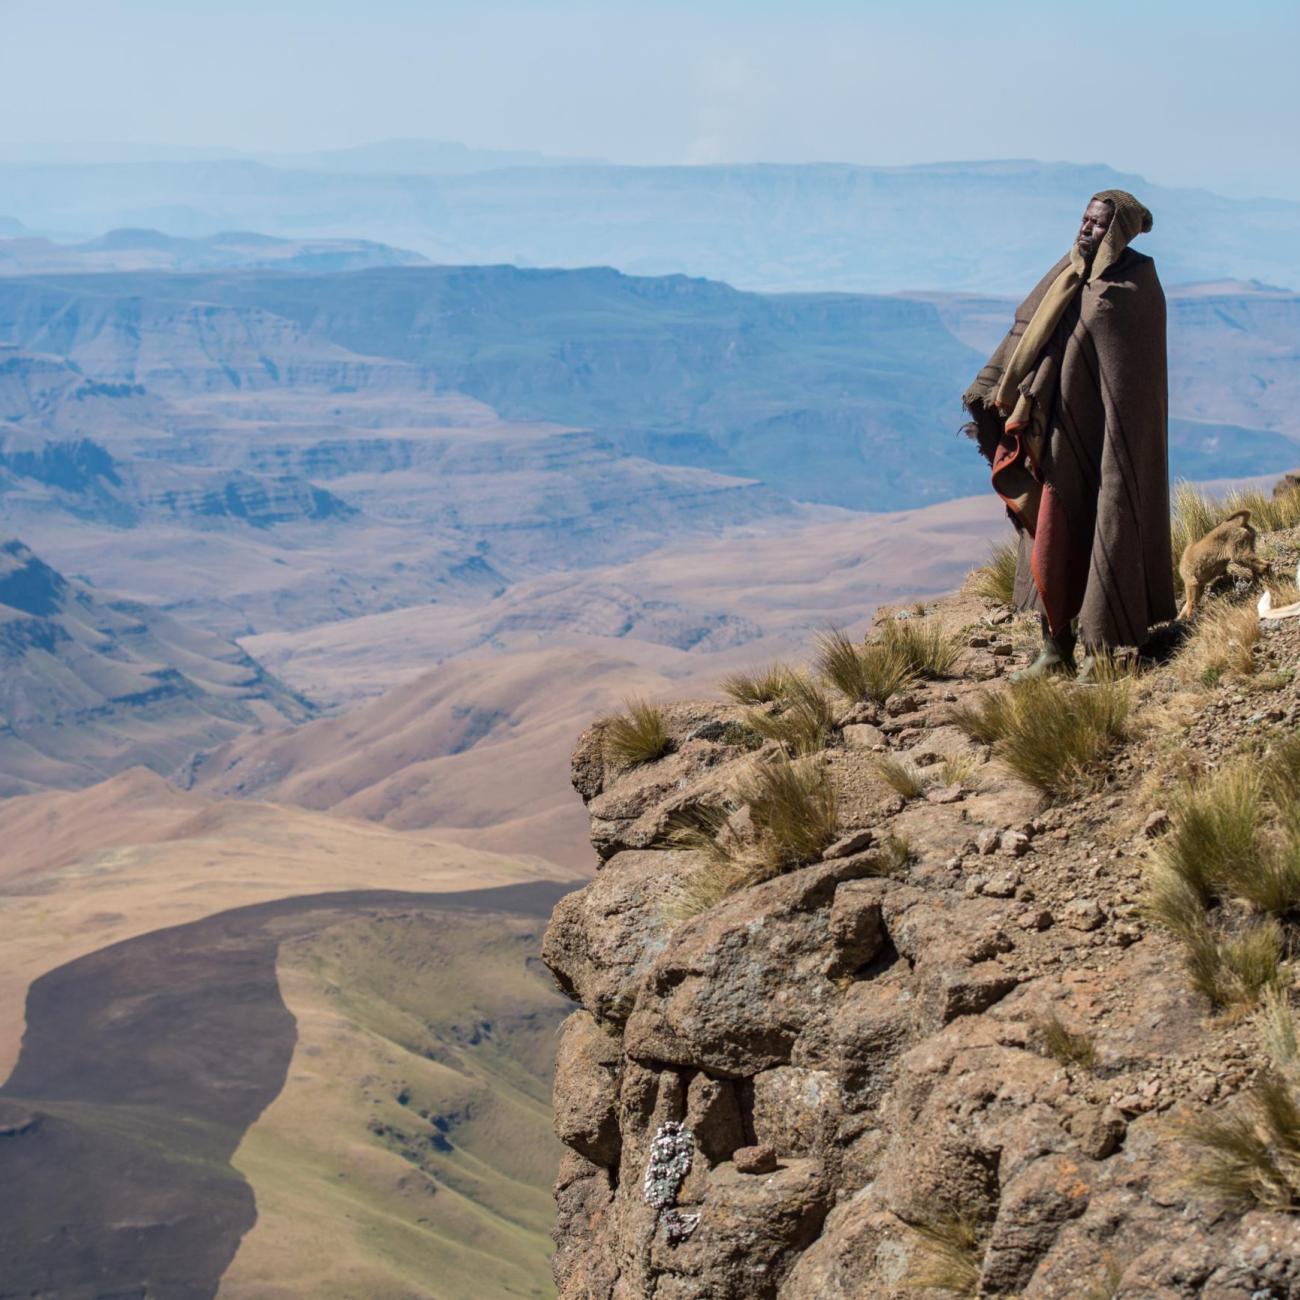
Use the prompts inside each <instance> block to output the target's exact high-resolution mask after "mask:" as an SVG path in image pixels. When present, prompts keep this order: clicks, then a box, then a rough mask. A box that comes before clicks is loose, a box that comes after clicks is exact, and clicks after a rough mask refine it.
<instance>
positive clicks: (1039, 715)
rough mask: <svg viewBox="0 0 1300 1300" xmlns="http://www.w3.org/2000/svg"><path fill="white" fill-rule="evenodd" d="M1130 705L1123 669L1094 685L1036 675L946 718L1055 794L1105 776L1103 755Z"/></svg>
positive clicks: (1122, 728) (1119, 733)
mask: <svg viewBox="0 0 1300 1300" xmlns="http://www.w3.org/2000/svg"><path fill="white" fill-rule="evenodd" d="M1132 708H1133V689H1132V683H1131V682H1130V681H1129V680H1128V679H1127V678H1125V677H1122V676H1119V677H1115V678H1113V679H1110V680H1107V679H1105V678H1103V679H1102V680H1099V681H1098V682H1097V683H1096V684H1095V685H1090V686H1079V685H1076V684H1074V683H1073V682H1070V681H1067V680H1065V679H1064V678H1061V677H1033V678H1029V679H1028V680H1026V681H1022V682H1014V683H1012V684H1011V685H1009V686H1007V687H1006V688H1005V689H1004V690H1001V691H998V692H995V693H988V694H985V695H983V696H982V697H981V698H980V699H978V700H977V701H975V703H973V704H969V705H965V706H960V707H957V708H954V709H952V710H951V712H950V713H949V720H950V721H951V722H953V723H954V724H955V725H956V726H958V727H960V728H961V729H962V730H963V731H965V732H966V733H967V735H969V736H971V737H973V738H974V739H976V740H979V741H982V742H984V743H986V744H991V745H992V746H993V752H994V754H995V755H996V756H997V757H998V758H999V759H1001V761H1002V762H1003V763H1005V764H1006V765H1007V767H1009V768H1010V769H1011V770H1012V771H1013V772H1014V773H1015V774H1016V775H1017V776H1018V777H1020V778H1021V780H1023V781H1027V782H1028V783H1029V784H1030V785H1033V786H1036V787H1037V788H1038V789H1040V790H1042V791H1043V792H1044V793H1045V794H1047V795H1049V796H1051V797H1053V798H1056V797H1060V796H1064V795H1070V794H1076V793H1078V792H1079V791H1081V790H1084V789H1087V788H1089V787H1091V786H1094V785H1096V784H1097V783H1098V782H1099V781H1100V778H1101V776H1102V760H1103V759H1104V758H1105V757H1106V755H1107V754H1109V753H1110V752H1111V751H1112V750H1113V749H1114V748H1115V747H1116V745H1118V744H1119V743H1120V742H1121V741H1122V740H1124V739H1125V738H1126V736H1127V734H1128V719H1129V714H1130V712H1131V711H1132Z"/></svg>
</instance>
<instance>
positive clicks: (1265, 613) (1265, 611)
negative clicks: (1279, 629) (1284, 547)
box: [1256, 564, 1300, 618]
mask: <svg viewBox="0 0 1300 1300" xmlns="http://www.w3.org/2000/svg"><path fill="white" fill-rule="evenodd" d="M1295 581H1296V586H1297V587H1300V564H1297V565H1296V569H1295ZM1256 608H1257V609H1258V610H1259V616H1260V618H1300V600H1293V601H1292V602H1291V603H1290V604H1289V605H1282V606H1281V607H1280V608H1278V609H1274V608H1273V595H1272V593H1271V592H1269V591H1265V592H1264V594H1263V595H1262V596H1261V597H1260V598H1259V604H1258V605H1257V606H1256Z"/></svg>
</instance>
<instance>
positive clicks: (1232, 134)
mask: <svg viewBox="0 0 1300 1300" xmlns="http://www.w3.org/2000/svg"><path fill="white" fill-rule="evenodd" d="M1031 16H1032V19H1033V21H1032V22H1030V21H1026V20H1027V19H1028V18H1029V17H1031ZM7 17H8V19H9V24H8V31H7V35H8V40H7V42H6V50H7V53H8V54H9V58H8V60H7V61H6V66H5V69H4V71H5V76H4V78H3V82H2V84H0V104H2V105H3V106H4V107H5V109H6V110H7V116H8V118H9V120H10V121H11V122H12V121H24V122H28V123H30V122H31V121H32V114H31V111H30V106H31V105H32V104H33V103H39V104H40V105H41V112H40V122H39V126H38V127H36V128H35V129H30V128H29V130H28V131H27V132H25V133H24V135H23V136H22V137H21V138H11V139H9V140H7V141H5V142H4V143H3V144H0V153H4V154H6V155H8V156H11V157H12V156H13V154H14V152H15V151H17V152H18V153H19V154H20V155H22V156H25V157H28V158H31V159H33V160H34V159H36V158H39V157H40V155H41V151H42V150H46V151H48V153H49V154H50V155H51V156H55V157H57V155H58V153H59V151H60V150H66V148H67V146H68V145H69V144H72V145H81V146H82V147H89V148H97V147H98V148H103V149H104V150H105V152H106V153H107V154H110V156H117V155H114V154H112V153H111V150H110V146H109V144H108V142H112V146H113V147H115V148H116V149H117V150H118V151H119V153H120V151H121V150H122V149H123V148H126V149H128V150H129V149H142V150H143V152H144V153H145V154H148V153H149V152H150V150H156V151H161V152H163V153H164V154H165V153H166V151H168V150H171V151H182V152H183V151H185V150H193V151H197V152H203V151H211V152H212V153H213V154H215V155H220V154H222V153H224V152H226V151H229V152H230V153H233V154H235V155H239V156H247V155H249V154H266V153H297V152H316V151H324V150H333V149H346V148H351V147H355V146H358V145H362V144H368V143H372V142H378V141H386V140H393V139H428V140H438V141H450V142H456V143H463V144H465V145H467V146H469V147H470V148H479V149H493V150H512V151H513V150H518V151H535V152H540V153H545V154H553V155H561V156H565V157H587V158H592V159H593V160H604V161H609V162H614V163H625V164H634V165H644V164H683V163H744V162H778V163H807V162H845V163H855V164H861V165H875V166H901V165H923V164H932V163H941V162H970V161H975V160H988V159H1003V158H1025V159H1040V160H1069V161H1072V162H1088V161H1095V160H1103V159H1104V160H1105V161H1106V162H1107V163H1109V164H1110V165H1112V166H1114V167H1116V168H1118V169H1120V170H1122V171H1128V172H1134V173H1139V174H1141V175H1143V176H1144V177H1146V178H1147V179H1148V180H1150V181H1152V182H1154V183H1156V184H1161V185H1170V186H1179V187H1196V188H1205V189H1209V190H1212V191H1215V192H1218V193H1221V194H1225V195H1228V196H1231V197H1272V198H1280V199H1297V198H1300V134H1298V133H1297V132H1296V131H1295V129H1294V128H1295V125H1296V116H1297V115H1296V113H1295V109H1294V105H1293V102H1292V100H1291V98H1290V91H1289V85H1290V67H1289V63H1290V59H1291V51H1293V50H1294V49H1295V48H1296V43H1297V38H1300V11H1297V9H1296V7H1295V6H1293V5H1285V4H1283V3H1281V2H1280V0H1252V2H1251V3H1246V4H1242V5H1238V6H1236V7H1235V8H1234V10H1233V12H1232V14H1231V16H1230V20H1229V18H1227V17H1225V15H1224V12H1223V11H1222V9H1220V8H1218V7H1213V8H1212V7H1211V6H1209V5H1208V4H1203V3H1190V4H1182V5H1178V6H1175V5H1174V4H1172V3H1169V2H1168V0H1160V2H1159V3H1155V4H1152V5H1149V6H1147V7H1146V8H1145V9H1144V10H1143V11H1142V12H1140V13H1133V12H1132V11H1131V10H1129V9H1127V8H1125V7H1123V6H1121V5H1119V4H1118V3H1116V0H1099V2H1098V3H1095V4H1094V5H1092V6H1091V8H1090V9H1089V10H1088V11H1087V18H1086V20H1083V21H1081V20H1080V17H1079V14H1078V12H1076V11H1073V10H1068V9H1065V8H1061V9H1058V10H1048V11H1046V12H1045V11H1043V10H1042V9H1041V7H1039V8H1033V9H1031V8H1030V7H1029V6H1028V5H1026V4H1022V3H1019V0H992V2H991V3H989V4H986V5H984V6H982V7H980V8H978V9H975V8H973V7H968V6H960V5H957V4H956V3H954V2H953V0H927V2H926V3H923V4H919V5H914V6H910V7H909V8H908V9H907V11H906V12H902V11H901V10H900V9H896V8H895V7H891V6H884V5H868V6H865V7H861V6H860V7H856V8H855V7H852V6H849V5H847V4H846V3H842V2H841V0H815V3H814V4H813V5H811V6H805V8H804V11H803V12H802V13H801V14H800V15H799V16H798V17H795V16H793V15H790V14H789V13H788V11H785V10H784V7H783V6H779V5H777V4H774V3H758V4H752V3H751V4H749V5H747V6H744V7H742V6H740V5H739V4H738V3H737V0H710V2H709V3H706V4H702V5H693V6H689V7H688V6H686V5H685V4H683V3H680V2H679V0H661V2H660V3H658V4H655V5H653V6H644V5H641V6H635V7H634V6H631V5H628V4H625V3H621V2H620V3H615V4H606V5H602V6H595V5H592V4H590V3H587V2H586V0H561V2H560V3H553V4H548V5H545V6H543V5H540V4H536V3H526V2H523V0H516V2H515V3H499V2H496V0H493V2H492V3H487V4H480V5H476V6H470V5H467V4H464V3H461V2H460V0H456V2H454V3H443V4H439V5H436V6H421V5H416V4H414V3H412V2H411V0H379V2H378V3H376V4H374V5H372V6H370V7H368V9H367V10H366V12H365V14H364V15H359V14H358V13H356V11H355V10H353V9H352V8H351V7H350V6H345V5H342V4H339V3H337V2H336V0H332V2H327V3H323V4H316V5H313V6H311V7H310V8H308V6H306V5H305V4H303V3H301V0H287V2H285V3H281V4H280V5H278V6H275V7H273V8H271V9H268V8H267V7H265V6H258V7H256V8H255V7H254V6H253V5H251V4H249V3H248V0H232V3H230V4H227V5H223V6H221V7H220V8H219V9H218V8H217V7H216V6H201V7H199V8H198V9H197V11H196V10H195V9H193V8H191V9H189V10H188V11H187V12H185V13H183V14H180V13H177V12H175V11H174V9H173V8H171V7H168V6H165V5H163V4H161V3H160V2H159V0H128V2H127V3H125V4H122V5H119V6H115V7H113V8H112V9H111V10H108V9H105V8H103V7H99V6H93V5H89V4H86V3H85V2H84V0H74V3H72V4H70V5H68V6H62V7H60V9H59V10H58V11H57V12H53V11H49V10H38V9H33V10H30V11H25V10H19V9H17V8H15V9H14V10H13V11H11V12H10V13H8V14H7ZM70 26H72V27H75V29H76V30H77V32H78V36H79V39H78V40H77V41H76V42H75V43H69V42H68V40H67V33H68V31H69V28H70ZM1098 31H1101V32H1111V31H1117V32H1118V35H1117V36H1115V37H1112V38H1111V39H1109V40H1106V39H1103V40H1101V41H1098V40H1097V39H1096V35H1095V33H1096V32H1098ZM1076 49H1077V50H1079V51H1081V53H1080V54H1079V55H1078V56H1077V62H1078V65H1079V67H1080V68H1081V70H1082V71H1081V75H1080V80H1079V81H1078V83H1077V86H1078V88H1077V90H1076V89H1074V88H1071V89H1070V90H1069V91H1068V92H1066V93H1060V92H1058V93H1057V94H1055V95H1054V96H1041V97H1038V98H1035V97H1034V96H1033V94H1032V89H1031V88H1032V87H1033V86H1034V85H1036V84H1039V83H1041V82H1047V83H1050V84H1051V85H1053V86H1059V85H1061V84H1062V82H1063V80H1064V83H1065V84H1066V85H1069V79H1068V68H1069V66H1070V64H1071V54H1070V51H1072V50H1076ZM1063 69H1065V70H1067V71H1066V76H1065V77H1064V79H1063V77H1062V70H1063ZM1044 72H1049V73H1050V75H1046V76H1044V75H1043V73H1044ZM51 84H57V85H58V86H59V88H60V93H59V95H58V96H57V97H51V96H50V95H49V93H48V88H49V86H50V85H51ZM89 123H93V124H94V130H93V131H88V130H87V129H86V128H87V125H88V124H89ZM88 137H90V139H88ZM95 141H102V142H105V143H104V144H103V145H96V144H95V143H94V142H95Z"/></svg>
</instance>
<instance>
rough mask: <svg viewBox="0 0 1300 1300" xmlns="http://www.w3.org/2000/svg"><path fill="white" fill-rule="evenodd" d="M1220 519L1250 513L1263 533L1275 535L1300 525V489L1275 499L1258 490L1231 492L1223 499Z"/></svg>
mask: <svg viewBox="0 0 1300 1300" xmlns="http://www.w3.org/2000/svg"><path fill="white" fill-rule="evenodd" d="M1221 509H1222V513H1221V515H1220V518H1223V519H1226V518H1227V517H1228V516H1229V515H1231V514H1235V513H1236V512H1237V511H1238V510H1249V511H1250V522H1251V523H1252V524H1254V525H1255V527H1256V528H1258V529H1259V531H1260V532H1261V533H1275V532H1279V531H1281V530H1282V529H1286V528H1294V527H1295V526H1296V525H1297V524H1300V488H1296V489H1293V490H1292V491H1290V492H1284V493H1283V494H1282V495H1281V496H1279V497H1275V496H1272V495H1271V494H1269V495H1266V494H1265V493H1263V492H1260V491H1258V490H1256V489H1251V490H1248V491H1237V492H1229V493H1228V495H1227V496H1226V497H1224V499H1223V505H1222V507H1221Z"/></svg>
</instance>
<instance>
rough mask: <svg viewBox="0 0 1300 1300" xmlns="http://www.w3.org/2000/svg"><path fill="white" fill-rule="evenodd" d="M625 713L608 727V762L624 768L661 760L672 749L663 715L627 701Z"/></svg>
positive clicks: (655, 708)
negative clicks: (657, 759)
mask: <svg viewBox="0 0 1300 1300" xmlns="http://www.w3.org/2000/svg"><path fill="white" fill-rule="evenodd" d="M623 710H624V711H623V712H622V713H620V714H619V715H618V716H617V717H613V718H611V719H610V720H609V721H608V723H607V724H606V726H605V733H604V740H603V744H604V753H605V758H606V759H607V760H608V761H609V762H612V763H616V764H618V765H619V766H621V767H635V766H637V764H639V763H651V762H653V761H654V760H655V759H656V758H662V757H663V756H664V755H665V754H666V753H667V752H668V750H669V749H670V748H671V746H672V739H671V737H670V736H669V735H668V723H667V720H666V719H665V717H664V711H663V710H662V709H661V708H660V707H659V706H658V705H657V704H647V703H646V701H645V700H640V699H629V700H626V701H625V702H624V704H623Z"/></svg>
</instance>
